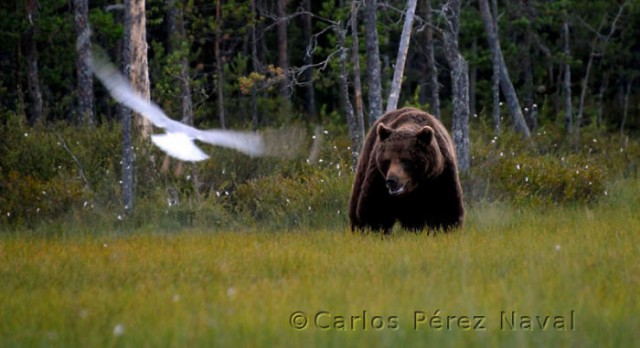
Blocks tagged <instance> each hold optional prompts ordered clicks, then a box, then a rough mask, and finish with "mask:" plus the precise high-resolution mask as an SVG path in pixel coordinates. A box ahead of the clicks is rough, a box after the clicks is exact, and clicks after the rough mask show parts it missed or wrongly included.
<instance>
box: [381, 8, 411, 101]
mask: <svg viewBox="0 0 640 348" xmlns="http://www.w3.org/2000/svg"><path fill="white" fill-rule="evenodd" d="M416 4H417V0H408V1H407V10H406V11H405V19H404V26H403V27H402V36H401V37H400V46H399V47H398V56H397V57H396V66H395V69H394V71H393V79H392V80H391V90H390V91H389V98H388V99H387V112H389V111H393V110H395V109H397V108H398V100H399V99H400V90H401V89H402V77H403V76H404V65H405V62H406V61H407V53H409V43H410V42H411V32H412V31H413V18H414V16H415V13H416Z"/></svg>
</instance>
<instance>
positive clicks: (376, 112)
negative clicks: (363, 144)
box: [364, 0, 382, 125]
mask: <svg viewBox="0 0 640 348" xmlns="http://www.w3.org/2000/svg"><path fill="white" fill-rule="evenodd" d="M376 6H377V0H364V41H365V47H366V51H367V84H368V85H369V86H368V87H369V94H368V102H369V124H370V125H372V124H373V122H375V120H377V119H378V118H379V117H380V116H382V82H381V76H380V75H381V74H382V69H381V67H380V49H379V46H378V28H377V19H376Z"/></svg>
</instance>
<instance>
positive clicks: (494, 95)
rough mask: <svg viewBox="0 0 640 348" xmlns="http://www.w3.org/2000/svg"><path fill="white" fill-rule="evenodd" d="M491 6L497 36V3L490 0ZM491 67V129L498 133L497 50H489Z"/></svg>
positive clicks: (498, 70) (498, 67) (498, 58)
mask: <svg viewBox="0 0 640 348" xmlns="http://www.w3.org/2000/svg"><path fill="white" fill-rule="evenodd" d="M491 7H492V8H491V12H492V16H491V21H492V23H493V24H492V28H493V29H492V30H493V31H494V33H493V35H495V36H496V37H498V35H499V34H498V3H497V1H496V0H492V1H491ZM489 40H491V38H490V39H489ZM491 67H492V69H493V74H492V75H491V96H492V101H493V103H492V109H491V115H492V118H493V131H494V133H496V134H498V133H500V126H501V124H502V122H501V120H500V57H499V56H498V50H491Z"/></svg>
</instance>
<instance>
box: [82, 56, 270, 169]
mask: <svg viewBox="0 0 640 348" xmlns="http://www.w3.org/2000/svg"><path fill="white" fill-rule="evenodd" d="M93 56H94V58H93V59H92V61H91V62H90V64H89V65H90V66H91V70H92V71H93V73H94V74H95V75H96V76H97V77H98V79H100V81H102V83H103V84H104V86H105V87H106V88H107V90H108V91H109V93H110V94H111V96H112V97H113V98H114V99H115V100H117V101H118V102H120V103H121V104H123V105H124V106H126V107H128V108H130V109H131V110H133V111H135V112H136V113H138V114H140V115H142V116H143V117H145V118H147V119H149V121H151V123H153V125H155V126H156V127H159V128H163V129H164V130H165V131H166V133H164V134H154V135H152V136H151V141H153V143H154V144H155V145H156V146H158V147H159V148H160V149H161V150H162V151H164V152H166V153H167V154H168V155H169V156H172V157H175V158H177V159H180V160H182V161H191V162H196V161H202V160H206V159H207V158H209V156H208V155H207V154H205V153H204V152H203V151H202V150H201V149H200V148H199V147H198V146H197V145H196V144H195V142H194V140H195V139H197V140H200V141H202V142H205V143H209V144H213V145H218V146H223V147H228V148H231V149H235V150H238V151H240V152H242V153H245V154H247V155H249V156H262V155H265V154H267V152H268V151H266V147H265V142H264V139H263V137H262V136H261V135H260V134H258V133H255V132H241V131H229V130H217V129H209V130H200V129H196V128H193V127H190V126H188V125H186V124H184V123H180V122H178V121H175V120H172V119H171V118H169V117H168V116H167V115H166V114H165V113H164V111H162V109H161V108H160V107H159V106H158V105H156V104H154V103H153V102H150V101H146V100H144V99H142V98H141V97H140V96H139V95H138V94H137V93H136V91H135V90H134V89H133V87H132V86H131V84H129V81H127V79H126V78H125V77H124V76H122V74H120V72H119V71H118V69H116V68H115V67H114V66H113V64H111V63H110V62H108V61H107V60H106V59H104V58H101V56H100V55H99V54H95V53H94V54H93ZM96 56H97V57H96Z"/></svg>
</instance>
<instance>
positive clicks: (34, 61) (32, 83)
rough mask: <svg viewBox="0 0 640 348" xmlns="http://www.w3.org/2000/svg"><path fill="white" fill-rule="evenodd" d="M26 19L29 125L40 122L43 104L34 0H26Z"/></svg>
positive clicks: (36, 9) (35, 3)
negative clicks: (27, 22) (27, 24)
mask: <svg viewBox="0 0 640 348" xmlns="http://www.w3.org/2000/svg"><path fill="white" fill-rule="evenodd" d="M26 7H27V19H28V21H29V26H28V29H27V32H26V34H25V37H24V40H25V50H26V54H25V58H26V61H27V87H28V89H29V97H30V100H31V103H29V105H30V106H31V107H30V108H29V114H30V115H29V116H28V122H29V124H31V125H35V124H38V123H40V122H42V119H43V106H42V104H43V103H42V91H41V89H40V71H39V69H38V46H37V45H36V36H37V33H36V32H37V26H36V24H35V23H36V22H37V19H38V3H37V2H36V0H27V2H26Z"/></svg>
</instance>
